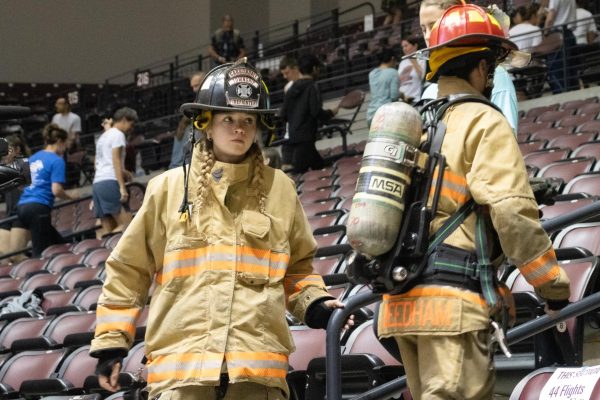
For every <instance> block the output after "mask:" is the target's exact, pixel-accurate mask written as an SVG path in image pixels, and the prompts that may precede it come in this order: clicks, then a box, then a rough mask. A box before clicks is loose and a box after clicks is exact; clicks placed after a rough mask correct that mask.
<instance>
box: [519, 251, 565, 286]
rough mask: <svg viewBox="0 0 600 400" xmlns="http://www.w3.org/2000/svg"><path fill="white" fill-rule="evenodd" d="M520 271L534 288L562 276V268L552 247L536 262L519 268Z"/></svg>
mask: <svg viewBox="0 0 600 400" xmlns="http://www.w3.org/2000/svg"><path fill="white" fill-rule="evenodd" d="M519 270H520V271H521V273H522V274H523V277H524V278H525V279H526V280H527V282H529V283H530V284H531V285H532V286H534V287H537V286H540V285H543V284H545V283H547V282H550V281H552V280H554V279H556V277H557V276H559V275H560V267H559V266H558V261H557V260H556V254H555V253H554V249H553V248H552V247H550V249H548V251H546V252H545V253H543V254H542V255H541V256H539V257H538V258H536V259H535V260H533V261H530V262H528V263H527V264H525V265H523V266H521V267H519Z"/></svg>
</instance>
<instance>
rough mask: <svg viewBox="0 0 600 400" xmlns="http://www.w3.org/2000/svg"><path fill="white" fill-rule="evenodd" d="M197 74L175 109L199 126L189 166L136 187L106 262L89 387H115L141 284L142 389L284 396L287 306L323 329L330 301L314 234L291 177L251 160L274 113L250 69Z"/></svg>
mask: <svg viewBox="0 0 600 400" xmlns="http://www.w3.org/2000/svg"><path fill="white" fill-rule="evenodd" d="M206 79H207V80H206V82H210V84H207V85H204V86H203V87H202V88H201V89H200V91H199V92H198V96H197V98H196V101H195V102H193V103H187V104H184V105H183V106H182V107H181V110H182V112H183V113H184V114H185V115H187V116H188V117H190V118H193V119H194V125H195V127H196V128H197V129H198V130H200V131H201V132H202V137H201V139H200V141H199V142H198V143H197V144H196V145H195V146H194V148H193V150H194V151H193V154H192V162H191V164H190V166H189V168H188V169H187V171H188V173H189V175H186V174H184V172H183V171H182V170H181V169H175V170H169V171H167V172H165V173H163V174H161V175H160V176H158V177H156V178H154V179H153V180H151V181H150V183H149V184H148V187H147V189H146V194H145V196H144V202H143V204H142V207H141V209H140V210H139V212H138V213H137V215H136V217H135V219H134V220H133V222H132V223H131V225H130V226H129V228H128V229H127V230H126V231H125V233H124V234H123V236H122V237H121V239H120V240H119V243H118V244H117V247H116V248H115V249H114V250H113V252H112V254H111V255H110V257H109V258H108V260H107V261H106V269H107V271H108V273H107V278H106V281H105V282H104V288H103V292H102V295H101V296H100V298H99V301H98V308H97V311H96V315H97V323H96V334H95V338H94V340H93V341H92V346H91V349H90V353H91V355H92V356H94V357H98V358H99V360H98V366H97V373H98V374H99V379H98V381H99V383H100V385H101V386H102V387H103V388H104V389H107V390H110V391H115V390H118V389H119V386H118V379H117V377H118V374H119V371H120V369H121V365H122V362H123V357H124V356H125V355H127V350H128V349H129V347H130V346H131V345H132V343H133V339H134V333H135V319H136V316H138V315H139V313H140V312H141V311H142V309H143V308H144V307H145V305H146V300H147V297H148V290H149V289H150V287H151V286H152V285H153V282H154V283H155V284H156V287H155V289H154V291H153V293H152V302H151V304H150V310H149V313H150V318H149V319H148V326H147V329H146V338H145V349H146V355H147V358H148V363H147V367H148V387H149V392H150V393H149V398H157V397H158V396H160V397H162V398H164V397H168V398H172V399H215V397H216V394H217V393H219V394H220V395H219V398H220V399H225V400H234V399H236V400H237V399H247V400H252V399H256V400H259V399H260V400H267V399H273V400H283V399H288V398H289V390H288V386H287V383H286V379H285V377H286V374H287V372H288V355H289V353H290V352H291V351H293V346H294V345H293V342H292V340H291V336H290V333H289V328H288V325H287V322H286V318H285V312H286V307H287V309H288V310H289V311H290V312H292V313H293V315H294V316H296V317H297V318H299V319H300V320H303V321H305V322H306V324H307V325H308V326H310V327H314V328H325V327H326V324H327V322H328V320H329V316H330V315H331V312H332V311H333V309H334V308H340V307H343V304H342V303H341V302H340V301H338V300H336V299H334V298H333V297H332V296H331V295H330V294H329V293H328V292H327V291H326V289H325V284H324V283H323V280H322V278H321V276H320V275H318V274H316V273H315V272H314V271H313V266H312V259H313V256H314V253H315V250H316V243H315V240H314V238H313V236H312V233H311V228H310V225H309V224H308V221H307V219H306V216H305V215H304V212H303V211H302V207H301V205H300V202H299V200H298V197H297V195H296V190H295V188H294V183H293V182H292V181H291V180H290V179H289V178H288V177H287V176H286V175H285V174H284V173H283V172H282V171H280V170H274V169H272V168H270V167H267V166H266V165H264V162H263V158H262V155H261V151H260V148H259V145H258V143H257V139H258V137H259V131H260V130H261V129H263V128H267V129H268V126H269V125H270V124H269V123H268V122H267V118H268V115H267V114H270V113H272V112H273V111H274V110H271V109H269V94H268V91H267V89H266V86H264V83H263V82H262V79H261V77H260V74H258V72H257V71H256V69H255V68H253V67H252V66H250V65H248V64H246V63H244V62H237V63H235V64H225V65H223V66H221V67H219V68H217V69H215V70H213V71H211V72H210V73H209V74H208V76H207V78H206ZM226 93H227V95H226ZM184 176H188V177H189V178H184ZM182 199H183V202H182ZM180 205H181V207H180ZM352 324H353V322H351V320H350V321H348V325H347V326H348V327H349V326H351V325H352ZM163 395H164V396H163Z"/></svg>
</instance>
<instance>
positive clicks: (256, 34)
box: [248, 31, 260, 60]
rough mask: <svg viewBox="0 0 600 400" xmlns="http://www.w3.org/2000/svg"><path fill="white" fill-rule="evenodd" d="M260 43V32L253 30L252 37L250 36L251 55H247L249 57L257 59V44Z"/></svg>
mask: <svg viewBox="0 0 600 400" xmlns="http://www.w3.org/2000/svg"><path fill="white" fill-rule="evenodd" d="M259 44H260V32H259V31H254V37H253V38H252V48H253V55H250V54H249V55H248V57H249V58H251V59H253V60H254V59H257V58H258V45H259Z"/></svg>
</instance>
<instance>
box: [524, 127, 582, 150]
mask: <svg viewBox="0 0 600 400" xmlns="http://www.w3.org/2000/svg"><path fill="white" fill-rule="evenodd" d="M572 132H573V129H572V128H546V129H539V130H538V131H536V132H535V133H532V134H531V135H530V138H531V140H546V141H548V142H549V141H551V140H552V139H554V138H557V137H559V136H562V135H565V134H569V133H572ZM548 147H551V146H548Z"/></svg>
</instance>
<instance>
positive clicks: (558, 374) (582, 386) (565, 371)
mask: <svg viewBox="0 0 600 400" xmlns="http://www.w3.org/2000/svg"><path fill="white" fill-rule="evenodd" d="M598 378H600V365H597V366H593V367H581V368H558V369H556V371H554V373H553V374H552V376H551V377H550V379H548V382H546V384H545V385H544V388H543V389H542V392H541V395H540V400H563V399H564V400H590V399H591V395H592V391H593V390H594V387H595V386H596V383H597V382H598Z"/></svg>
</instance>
